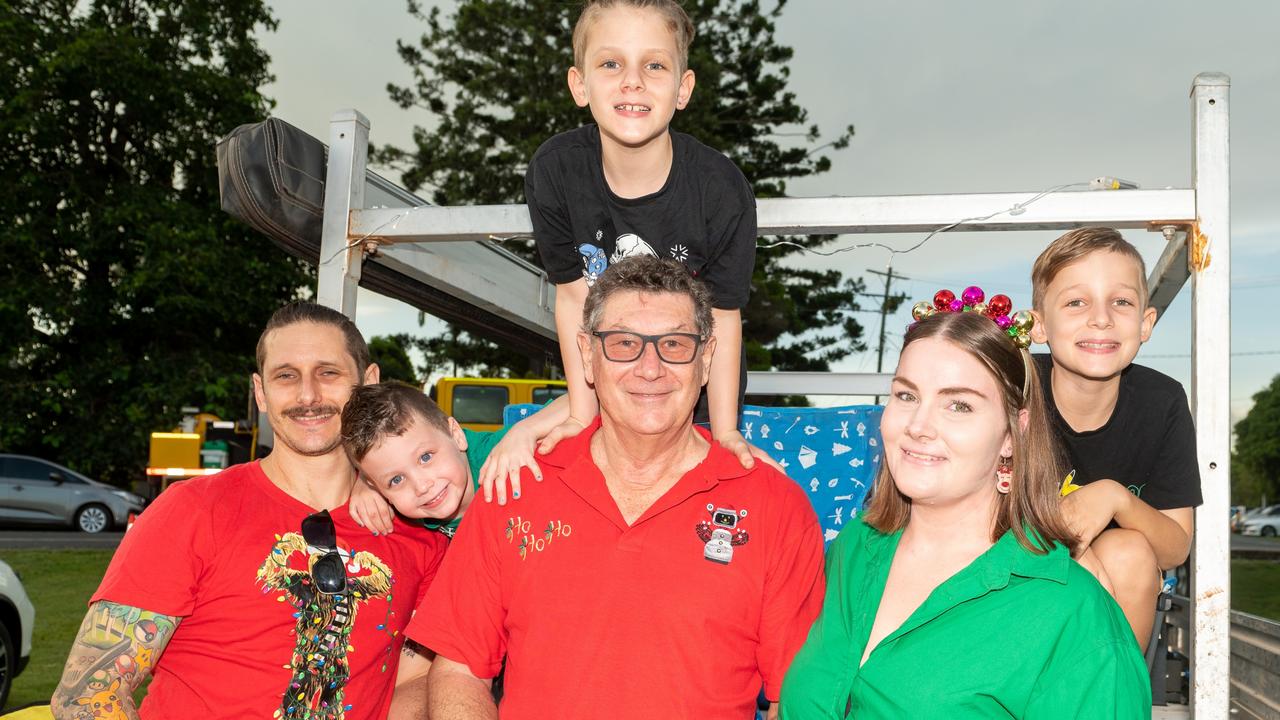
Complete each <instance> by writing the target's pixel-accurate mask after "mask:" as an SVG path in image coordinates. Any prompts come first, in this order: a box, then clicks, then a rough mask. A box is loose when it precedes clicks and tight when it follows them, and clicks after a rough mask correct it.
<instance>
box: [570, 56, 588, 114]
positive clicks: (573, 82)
mask: <svg viewBox="0 0 1280 720" xmlns="http://www.w3.org/2000/svg"><path fill="white" fill-rule="evenodd" d="M565 80H566V81H567V82H568V83H569V94H570V95H572V96H573V102H574V104H576V105H577V106H578V107H586V106H587V102H588V100H589V98H588V97H587V79H586V77H585V76H584V75H583V74H582V71H581V70H579V69H578V67H577V66H576V65H572V66H570V67H569V72H568V73H567V74H566V76H565Z"/></svg>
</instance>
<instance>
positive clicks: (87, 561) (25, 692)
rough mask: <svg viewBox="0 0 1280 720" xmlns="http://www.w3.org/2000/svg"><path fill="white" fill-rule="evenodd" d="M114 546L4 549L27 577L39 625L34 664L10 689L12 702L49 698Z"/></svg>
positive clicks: (15, 704)
mask: <svg viewBox="0 0 1280 720" xmlns="http://www.w3.org/2000/svg"><path fill="white" fill-rule="evenodd" d="M113 552H114V551H113V550H0V558H3V559H4V561H5V562H7V563H9V564H10V565H11V566H13V569H14V570H17V571H18V574H20V575H21V576H22V585H23V587H25V588H26V589H27V595H28V596H29V597H30V598H31V603H32V604H33V605H35V607H36V626H35V629H34V631H33V634H32V637H31V664H30V665H28V666H27V669H26V671H24V672H23V673H22V674H21V675H19V676H18V678H17V680H15V681H14V683H13V690H12V692H10V693H9V702H8V706H9V707H11V708H12V707H22V706H23V705H27V704H30V703H33V702H37V701H41V702H45V701H48V699H49V696H50V695H52V694H53V689H54V687H56V686H57V684H58V679H59V678H60V677H62V666H63V664H64V663H66V661H67V651H68V650H69V649H70V648H71V641H72V640H73V639H75V636H76V632H77V631H78V630H79V629H80V621H81V620H83V619H84V613H85V610H86V609H87V605H85V603H87V602H88V601H89V596H90V595H92V594H93V591H94V590H95V589H97V587H98V583H99V582H100V581H101V580H102V574H103V572H105V571H106V569H107V563H108V562H110V561H111V555H112V553H113Z"/></svg>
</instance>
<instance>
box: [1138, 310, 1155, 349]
mask: <svg viewBox="0 0 1280 720" xmlns="http://www.w3.org/2000/svg"><path fill="white" fill-rule="evenodd" d="M1157 314H1158V313H1156V309H1155V308H1153V307H1151V306H1150V305H1148V306H1147V309H1146V310H1143V311H1142V332H1141V335H1140V337H1141V340H1142V342H1146V341H1148V340H1150V339H1151V331H1152V330H1154V329H1155V327H1156V316H1157Z"/></svg>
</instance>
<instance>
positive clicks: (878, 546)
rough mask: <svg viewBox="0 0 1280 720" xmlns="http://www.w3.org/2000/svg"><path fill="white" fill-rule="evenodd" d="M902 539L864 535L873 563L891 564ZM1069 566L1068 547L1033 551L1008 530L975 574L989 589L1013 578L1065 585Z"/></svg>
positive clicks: (980, 560) (984, 556) (895, 534)
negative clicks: (1042, 552) (1041, 580)
mask: <svg viewBox="0 0 1280 720" xmlns="http://www.w3.org/2000/svg"><path fill="white" fill-rule="evenodd" d="M901 537H902V531H901V530H898V531H897V532H893V533H889V534H883V533H879V532H872V533H868V534H867V535H866V536H865V538H866V540H865V541H864V542H865V545H866V549H867V552H868V553H869V554H870V557H871V558H872V560H873V561H874V562H876V563H880V562H885V563H888V562H892V561H893V553H894V551H895V550H897V547H898V540H899V539H900V538H901ZM1027 537H1028V539H1031V540H1032V542H1033V543H1035V544H1037V545H1042V544H1043V541H1039V542H1037V541H1036V537H1037V535H1036V533H1035V532H1034V531H1032V530H1031V529H1030V528H1028V529H1027ZM1070 563H1071V553H1070V551H1069V550H1068V549H1067V547H1066V546H1064V545H1055V546H1054V547H1053V549H1051V550H1049V552H1048V553H1045V554H1040V553H1036V552H1032V551H1030V550H1028V549H1026V548H1025V547H1023V546H1022V544H1021V543H1019V542H1018V536H1017V535H1014V534H1013V531H1012V530H1006V531H1005V533H1004V535H1001V536H1000V539H999V540H997V541H996V543H995V544H994V545H992V546H991V548H990V549H989V550H987V551H986V552H985V553H983V554H982V555H980V556H979V557H978V559H977V560H975V561H974V565H973V566H972V570H975V571H976V574H977V576H978V577H979V578H980V579H981V582H982V584H983V585H984V586H986V588H987V589H996V588H1002V587H1005V586H1006V585H1008V584H1009V577H1010V576H1012V575H1016V576H1018V577H1026V578H1039V579H1043V580H1051V581H1053V582H1057V583H1061V584H1064V585H1065V584H1066V582H1067V571H1068V569H1069V566H1070ZM961 572H964V571H961Z"/></svg>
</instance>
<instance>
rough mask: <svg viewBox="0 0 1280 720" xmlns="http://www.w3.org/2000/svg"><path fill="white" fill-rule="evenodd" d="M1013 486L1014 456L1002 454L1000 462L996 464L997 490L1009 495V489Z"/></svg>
mask: <svg viewBox="0 0 1280 720" xmlns="http://www.w3.org/2000/svg"><path fill="white" fill-rule="evenodd" d="M1012 487H1013V458H1012V457H1009V456H1008V455H1001V456H1000V462H999V463H998V464H997V465H996V490H999V491H1000V493H1001V494H1002V495H1008V494H1009V489H1010V488H1012Z"/></svg>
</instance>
